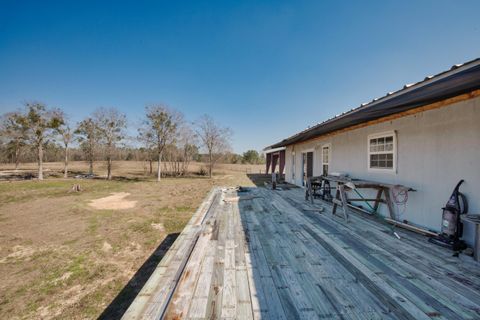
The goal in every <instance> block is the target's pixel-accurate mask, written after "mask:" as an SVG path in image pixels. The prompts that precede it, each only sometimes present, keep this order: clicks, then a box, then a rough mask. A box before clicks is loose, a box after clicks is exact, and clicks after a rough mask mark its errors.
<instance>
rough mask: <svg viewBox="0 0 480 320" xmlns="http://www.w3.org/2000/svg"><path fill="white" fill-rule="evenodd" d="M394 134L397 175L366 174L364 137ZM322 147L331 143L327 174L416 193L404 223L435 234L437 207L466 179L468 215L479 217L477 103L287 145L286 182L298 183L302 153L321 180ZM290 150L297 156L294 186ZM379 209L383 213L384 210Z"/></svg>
mask: <svg viewBox="0 0 480 320" xmlns="http://www.w3.org/2000/svg"><path fill="white" fill-rule="evenodd" d="M392 130H395V132H396V135H397V172H396V173H386V172H371V171H369V170H368V149H367V146H368V139H367V136H368V135H370V134H375V133H381V132H385V131H392ZM326 143H330V144H331V153H330V154H331V159H330V169H329V171H330V172H334V171H337V172H345V173H348V174H350V176H352V177H354V178H360V179H368V180H374V181H380V182H385V183H392V184H403V185H405V186H409V187H412V188H414V189H416V190H418V191H417V192H410V193H409V199H408V203H407V206H406V210H405V211H404V213H403V214H402V215H401V216H400V218H401V219H402V220H403V219H406V220H408V221H410V222H412V223H415V224H417V225H420V226H423V227H427V228H430V229H433V230H437V231H439V230H440V226H441V225H440V224H441V215H442V212H441V208H442V207H443V206H444V205H445V203H446V201H447V200H448V198H449V196H450V194H451V192H452V190H453V188H454V187H455V185H456V183H457V182H458V181H459V180H460V179H465V183H464V184H463V185H462V187H461V188H460V191H461V192H463V193H464V194H466V196H467V198H468V201H469V207H470V209H469V213H476V214H480V98H475V99H470V100H467V101H462V102H459V103H455V104H452V105H449V106H446V107H442V108H440V109H435V110H430V111H426V112H422V113H418V114H415V115H412V116H408V117H403V118H399V119H396V120H393V121H389V122H384V123H379V124H375V125H371V126H368V127H364V128H359V129H355V130H352V131H347V132H344V133H340V134H337V135H333V136H331V137H325V138H319V139H316V140H312V141H308V142H305V143H302V144H296V145H293V146H288V147H287V151H286V165H285V174H286V179H287V181H289V182H293V183H295V184H297V185H301V184H302V176H301V172H302V170H301V166H302V158H301V157H302V150H307V149H312V148H313V149H314V168H313V170H314V175H321V170H322V166H321V146H322V145H324V144H326ZM292 151H295V157H296V163H295V164H296V165H295V172H296V179H295V181H293V180H292ZM361 192H362V193H365V191H361ZM365 194H366V195H367V193H365ZM381 207H382V208H381V212H382V213H383V214H385V213H386V210H385V209H386V208H385V206H384V205H381ZM464 238H465V239H466V240H467V242H469V243H470V244H471V243H472V239H473V228H472V226H469V225H468V224H466V225H465V232H464Z"/></svg>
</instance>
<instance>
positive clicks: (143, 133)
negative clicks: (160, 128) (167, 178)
mask: <svg viewBox="0 0 480 320" xmlns="http://www.w3.org/2000/svg"><path fill="white" fill-rule="evenodd" d="M137 139H138V141H140V142H141V143H142V145H143V149H144V150H145V156H146V158H145V160H146V161H148V164H149V174H152V172H153V165H152V163H153V156H154V154H153V153H154V150H153V149H154V148H155V138H154V136H153V132H152V130H151V129H150V128H149V127H147V126H146V125H145V124H144V125H143V126H141V127H140V128H138V137H137Z"/></svg>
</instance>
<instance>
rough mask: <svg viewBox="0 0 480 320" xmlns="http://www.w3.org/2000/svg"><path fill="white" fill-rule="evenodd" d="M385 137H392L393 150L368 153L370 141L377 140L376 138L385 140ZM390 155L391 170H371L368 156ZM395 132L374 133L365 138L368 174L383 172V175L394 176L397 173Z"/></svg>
mask: <svg viewBox="0 0 480 320" xmlns="http://www.w3.org/2000/svg"><path fill="white" fill-rule="evenodd" d="M387 137H393V141H392V143H393V150H392V151H381V152H378V151H376V152H372V151H370V140H372V139H378V138H387ZM389 153H391V154H392V155H393V157H392V162H393V166H392V168H372V166H371V163H370V160H371V159H370V155H372V154H389ZM397 155H398V152H397V132H396V131H395V130H392V131H385V132H379V133H374V134H369V135H368V136H367V168H368V171H369V172H383V173H391V174H396V173H397Z"/></svg>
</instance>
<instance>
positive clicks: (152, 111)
mask: <svg viewBox="0 0 480 320" xmlns="http://www.w3.org/2000/svg"><path fill="white" fill-rule="evenodd" d="M146 112H147V114H146V119H145V121H144V127H145V128H146V130H147V132H149V134H150V135H151V136H152V137H153V139H154V141H155V147H156V149H157V156H158V166H157V181H160V179H161V176H162V173H161V171H162V165H161V162H162V155H163V151H164V149H165V146H166V145H167V144H171V143H173V142H174V141H175V135H176V132H177V128H178V126H179V125H180V123H181V122H182V120H183V115H182V114H181V113H180V112H178V111H176V110H173V109H169V108H168V107H166V106H164V105H156V106H151V107H147V108H146Z"/></svg>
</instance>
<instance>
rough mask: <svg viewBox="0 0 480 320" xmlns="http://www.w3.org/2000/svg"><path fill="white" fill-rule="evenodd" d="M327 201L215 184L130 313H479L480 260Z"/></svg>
mask: <svg viewBox="0 0 480 320" xmlns="http://www.w3.org/2000/svg"><path fill="white" fill-rule="evenodd" d="M318 202H319V201H317V203H318ZM319 207H320V204H316V205H311V204H310V203H307V202H306V201H304V199H303V190H302V189H291V190H283V191H271V190H267V189H264V188H252V189H248V191H247V192H237V191H236V190H234V189H214V190H213V191H212V192H211V194H210V195H209V196H208V198H207V199H206V200H205V202H204V203H203V204H202V205H201V207H200V208H199V210H198V211H197V212H196V213H195V215H194V216H193V218H192V220H191V221H190V222H189V224H188V225H187V227H186V228H185V230H184V231H183V232H182V234H181V235H180V236H179V238H178V239H177V240H176V242H175V244H174V245H173V247H172V248H171V249H170V250H169V252H168V254H167V255H166V256H165V257H164V259H163V260H162V261H161V263H160V264H159V266H158V267H157V269H156V271H155V272H154V273H153V275H152V276H151V278H150V279H149V281H148V282H147V283H146V285H145V287H144V288H143V290H142V291H141V293H140V294H139V296H138V297H137V298H136V299H135V301H134V302H133V303H132V305H131V306H130V308H129V309H128V311H127V312H126V314H125V315H124V319H160V318H165V319H179V318H185V319H205V318H209V319H212V318H215V319H216V318H222V319H253V318H255V319H260V318H261V319H303V318H308V319H480V267H479V264H477V263H474V262H473V261H472V262H470V261H465V260H463V259H459V258H455V257H452V254H451V252H449V251H447V250H446V249H443V248H440V247H437V246H435V245H433V244H430V243H428V242H427V241H426V238H425V237H423V236H419V235H417V234H414V233H411V232H409V231H406V230H401V229H396V230H395V231H396V232H397V234H399V235H400V237H401V239H398V238H397V237H396V236H394V235H393V231H392V226H390V225H386V224H384V223H382V222H381V221H378V220H375V219H372V218H368V217H363V216H359V215H356V214H353V215H351V216H350V219H349V222H348V223H347V222H345V221H344V220H343V218H341V217H336V216H335V217H332V216H331V214H330V207H329V206H325V210H324V212H322V213H319V212H318V208H319ZM316 210H317V211H316Z"/></svg>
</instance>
